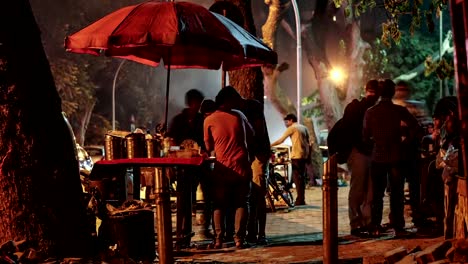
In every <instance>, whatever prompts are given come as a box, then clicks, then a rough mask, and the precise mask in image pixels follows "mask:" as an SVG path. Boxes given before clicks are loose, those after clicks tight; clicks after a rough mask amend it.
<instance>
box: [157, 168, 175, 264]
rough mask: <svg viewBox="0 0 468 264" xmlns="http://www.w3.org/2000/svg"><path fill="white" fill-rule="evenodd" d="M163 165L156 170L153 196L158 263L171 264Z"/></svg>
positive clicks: (169, 215)
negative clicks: (154, 201) (154, 197)
mask: <svg viewBox="0 0 468 264" xmlns="http://www.w3.org/2000/svg"><path fill="white" fill-rule="evenodd" d="M166 169H167V168H165V167H162V168H160V169H159V168H158V169H157V170H156V181H155V196H156V225H157V237H158V255H159V263H161V264H172V263H174V258H173V254H172V219H171V197H170V193H169V183H168V180H167V177H166Z"/></svg>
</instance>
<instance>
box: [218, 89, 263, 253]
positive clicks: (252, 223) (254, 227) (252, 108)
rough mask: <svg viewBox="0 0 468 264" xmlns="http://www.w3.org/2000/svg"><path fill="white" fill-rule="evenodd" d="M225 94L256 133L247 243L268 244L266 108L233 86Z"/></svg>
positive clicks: (225, 90) (253, 147)
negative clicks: (266, 232)
mask: <svg viewBox="0 0 468 264" xmlns="http://www.w3.org/2000/svg"><path fill="white" fill-rule="evenodd" d="M223 90H224V92H225V93H229V97H230V98H231V99H232V100H234V101H235V106H234V108H235V109H238V110H240V111H241V112H242V113H243V114H244V115H245V116H246V117H247V120H248V121H249V123H250V125H252V127H253V130H254V133H255V135H254V140H253V146H250V148H252V149H253V155H254V158H255V159H254V160H253V162H252V173H253V175H252V176H253V177H252V183H251V184H252V186H251V191H250V196H249V217H248V221H247V232H248V234H247V238H246V240H247V242H249V243H255V244H259V245H265V244H267V243H268V241H267V239H266V234H265V229H266V217H267V211H266V201H265V195H266V190H267V189H266V188H267V175H268V164H269V158H270V151H271V148H270V139H269V136H268V129H267V125H266V120H265V115H264V113H263V105H262V104H261V103H260V102H259V101H257V100H255V99H245V98H242V96H241V95H240V94H239V93H238V92H237V90H236V89H234V87H232V86H226V87H224V88H223Z"/></svg>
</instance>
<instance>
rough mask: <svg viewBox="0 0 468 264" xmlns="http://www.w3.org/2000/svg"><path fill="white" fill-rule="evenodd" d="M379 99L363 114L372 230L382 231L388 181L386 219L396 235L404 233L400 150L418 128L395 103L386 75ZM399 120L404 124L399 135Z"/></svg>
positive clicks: (408, 115)
mask: <svg viewBox="0 0 468 264" xmlns="http://www.w3.org/2000/svg"><path fill="white" fill-rule="evenodd" d="M380 85H381V86H380V89H381V100H380V101H379V103H377V104H376V105H375V106H373V107H371V108H369V109H368V110H367V111H366V114H365V116H364V124H363V140H364V142H372V143H373V149H372V155H371V160H372V163H371V180H372V186H373V192H374V194H373V200H372V220H371V221H372V227H373V230H372V234H373V235H379V234H380V232H381V231H382V227H381V222H382V212H383V197H384V194H385V188H386V186H387V174H388V175H389V176H388V180H389V181H390V188H391V190H392V191H391V193H390V222H391V223H392V225H393V228H394V229H395V233H396V235H397V236H399V235H402V234H404V232H405V230H404V227H405V219H404V202H403V201H404V176H403V173H402V170H403V169H404V168H403V167H402V150H403V149H404V144H407V142H412V141H413V140H414V139H415V137H416V136H417V135H418V132H419V131H420V126H419V124H418V121H417V120H416V118H415V117H414V116H413V115H412V114H411V113H410V112H409V111H408V110H407V109H406V108H405V107H403V106H399V105H395V104H393V102H392V97H393V95H394V94H395V83H394V82H393V81H392V80H389V79H386V80H384V81H381V83H380ZM402 124H405V125H406V132H405V134H404V136H403V133H402V131H401V127H402Z"/></svg>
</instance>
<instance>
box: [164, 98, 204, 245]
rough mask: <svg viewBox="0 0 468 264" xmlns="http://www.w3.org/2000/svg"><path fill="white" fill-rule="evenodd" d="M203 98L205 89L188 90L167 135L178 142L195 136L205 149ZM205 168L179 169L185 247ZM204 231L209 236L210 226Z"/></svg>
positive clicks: (188, 238)
mask: <svg viewBox="0 0 468 264" xmlns="http://www.w3.org/2000/svg"><path fill="white" fill-rule="evenodd" d="M203 99H204V95H203V93H202V92H201V91H199V90H197V89H191V90H189V91H187V92H186V93H185V104H186V108H184V109H183V110H182V112H181V113H179V114H177V115H176V116H175V117H174V118H173V119H172V122H171V124H170V126H169V129H168V131H167V133H166V136H167V137H170V138H173V140H174V143H175V144H176V145H178V146H180V145H181V143H182V142H184V141H185V140H193V141H195V142H196V143H197V144H198V146H199V147H201V148H202V149H203V146H204V144H203V116H202V114H201V113H200V112H199V110H200V105H201V103H202V101H203ZM202 172H203V171H202V170H201V169H200V168H195V167H194V168H184V169H181V168H179V169H178V173H177V175H178V176H177V183H178V184H177V193H178V198H179V197H180V206H181V209H182V212H180V213H181V214H182V215H183V216H182V222H181V223H179V225H181V226H178V228H181V230H180V231H181V232H182V235H183V236H184V239H182V240H181V241H180V242H179V244H180V245H181V246H182V247H186V246H189V245H190V240H191V237H192V213H193V201H194V200H195V194H196V188H197V186H198V181H199V179H200V178H201V177H203V175H201V174H202ZM203 232H204V235H206V236H209V233H210V230H203Z"/></svg>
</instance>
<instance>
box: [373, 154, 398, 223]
mask: <svg viewBox="0 0 468 264" xmlns="http://www.w3.org/2000/svg"><path fill="white" fill-rule="evenodd" d="M387 175H388V177H387ZM371 178H372V186H373V189H374V195H373V199H372V209H371V211H372V220H371V223H372V225H374V226H378V225H380V224H381V223H382V213H383V198H384V195H385V188H386V187H387V178H388V180H389V185H390V188H391V193H390V223H391V224H392V226H393V227H394V228H395V229H397V230H401V229H403V228H404V227H405V218H404V199H405V197H404V183H405V181H404V180H405V179H404V175H403V173H402V165H401V163H399V162H396V163H380V162H372V164H371Z"/></svg>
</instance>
